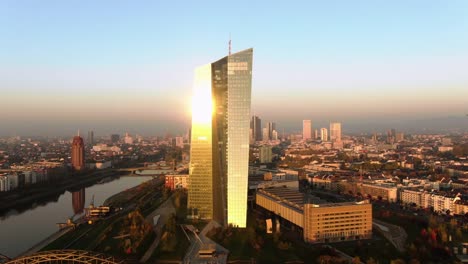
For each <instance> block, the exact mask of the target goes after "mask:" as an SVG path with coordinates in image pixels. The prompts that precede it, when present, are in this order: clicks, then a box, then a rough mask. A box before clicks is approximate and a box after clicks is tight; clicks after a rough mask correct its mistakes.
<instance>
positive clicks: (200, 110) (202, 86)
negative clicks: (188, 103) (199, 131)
mask: <svg viewBox="0 0 468 264" xmlns="http://www.w3.org/2000/svg"><path fill="white" fill-rule="evenodd" d="M212 114H213V100H212V95H211V65H210V64H208V65H205V66H201V67H198V68H197V69H196V70H195V80H194V84H193V95H192V124H208V123H211V117H212Z"/></svg>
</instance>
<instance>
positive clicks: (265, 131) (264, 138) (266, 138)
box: [263, 127, 270, 141]
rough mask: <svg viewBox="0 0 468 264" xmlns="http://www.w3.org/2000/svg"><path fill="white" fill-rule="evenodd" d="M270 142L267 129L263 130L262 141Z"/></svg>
mask: <svg viewBox="0 0 468 264" xmlns="http://www.w3.org/2000/svg"><path fill="white" fill-rule="evenodd" d="M268 140H270V135H269V133H268V127H264V128H263V141H268Z"/></svg>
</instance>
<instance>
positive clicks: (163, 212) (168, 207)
mask: <svg viewBox="0 0 468 264" xmlns="http://www.w3.org/2000/svg"><path fill="white" fill-rule="evenodd" d="M175 213H176V210H175V208H174V205H173V204H172V196H170V197H169V198H168V199H167V200H166V201H165V202H164V203H162V204H161V206H159V207H158V208H157V209H156V210H154V211H153V212H152V213H151V214H149V215H148V216H147V217H146V221H148V222H150V223H151V224H153V218H154V217H155V216H157V215H160V217H159V221H158V223H157V225H156V226H154V227H153V231H154V232H155V233H156V237H155V238H154V240H153V243H152V244H151V246H150V247H149V248H148V249H147V250H146V253H145V254H144V255H143V257H141V259H140V263H145V262H146V261H148V259H149V258H150V257H151V255H153V252H154V250H155V249H156V248H157V247H158V245H159V241H161V236H162V228H163V226H164V225H165V224H166V221H167V220H168V219H169V217H171V216H172V214H175Z"/></svg>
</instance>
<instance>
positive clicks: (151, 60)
mask: <svg viewBox="0 0 468 264" xmlns="http://www.w3.org/2000/svg"><path fill="white" fill-rule="evenodd" d="M403 3H404V4H403ZM0 5H1V8H0V22H2V23H3V24H6V25H11V26H10V27H6V28H4V29H3V30H2V32H3V35H2V38H4V39H3V40H2V43H3V44H4V47H5V48H4V49H2V50H1V51H0V56H1V57H2V62H0V77H1V78H0V80H1V81H0V87H2V88H3V89H2V98H3V99H5V100H4V103H2V105H0V111H1V112H3V113H6V114H4V115H2V117H0V122H1V123H2V126H1V128H0V135H14V134H19V135H35V134H41V135H45V134H51V135H52V134H53V135H66V134H71V132H72V131H75V130H76V129H78V128H81V129H83V130H84V131H86V130H95V131H97V132H98V133H101V134H102V133H111V131H112V130H119V131H122V132H123V131H127V130H128V131H129V132H130V133H135V132H140V133H141V134H155V133H158V132H163V131H165V130H168V131H173V130H176V131H184V129H186V128H187V127H188V126H189V123H190V122H189V120H190V103H189V102H190V89H191V72H192V70H191V69H193V68H194V67H195V66H196V65H199V64H200V62H203V61H210V60H212V59H213V58H216V57H220V56H222V55H226V54H227V52H228V39H229V33H231V36H232V45H233V49H234V50H236V49H237V48H236V47H242V46H247V45H251V44H253V46H254V47H255V48H256V50H257V56H256V67H255V69H254V71H255V72H254V75H255V78H254V79H253V80H252V81H253V84H252V85H253V87H255V89H254V92H253V94H252V102H253V104H252V112H253V113H255V114H257V115H259V116H261V117H262V118H264V119H265V120H275V121H276V122H277V123H278V124H283V127H284V128H286V129H287V130H289V129H300V124H297V125H294V126H293V125H290V124H288V123H291V122H290V121H289V120H297V121H300V120H303V119H304V118H306V117H307V118H310V119H312V120H314V123H320V122H327V121H328V120H341V121H342V122H343V123H346V124H349V125H350V126H352V125H353V124H358V123H363V122H365V121H371V122H374V123H375V122H377V121H378V122H380V123H385V122H395V121H400V120H402V121H410V120H423V119H432V118H436V119H437V118H444V117H458V118H461V117H465V118H466V116H465V115H466V112H467V111H468V109H467V108H466V105H468V99H467V98H468V89H466V87H467V85H468V77H467V76H466V74H465V72H464V69H465V68H466V66H468V65H467V63H468V59H467V58H468V48H467V47H468V45H467V44H468V38H467V37H466V34H464V32H466V31H467V29H468V26H467V25H468V23H466V22H467V16H466V13H465V12H464V11H463V10H467V8H466V7H467V3H465V2H463V1H451V2H450V3H438V2H435V1H424V2H413V3H406V2H402V1H401V2H392V3H385V4H381V3H379V4H377V3H371V2H364V3H361V4H356V3H336V2H332V3H300V2H299V3H297V5H294V6H291V5H287V4H281V5H265V4H264V3H255V4H251V3H249V9H245V10H244V9H239V10H242V12H244V13H245V15H244V16H243V20H241V22H240V23H239V22H238V20H236V19H235V18H236V16H235V15H233V14H232V15H229V14H228V15H224V14H223V16H222V17H221V16H219V15H217V13H222V12H214V11H216V10H222V9H224V8H225V7H226V6H225V5H226V4H225V3H216V4H209V3H201V4H200V5H198V6H195V5H193V4H190V3H188V4H186V7H187V8H183V9H179V8H176V6H175V4H170V3H154V2H144V1H143V2H140V3H139V4H125V3H119V4H117V3H112V4H110V3H109V2H105V1H103V2H100V3H92V2H81V3H80V4H76V5H73V4H66V3H56V2H51V1H41V3H40V4H39V3H33V2H28V4H26V2H17V1H3V2H2V3H1V4H0ZM192 5H193V6H192ZM237 6H239V7H234V8H235V9H236V10H237V8H240V7H241V6H242V3H239V5H237ZM208 7H209V8H208ZM176 11H177V13H176ZM234 13H236V12H234ZM288 13H294V14H295V16H294V18H295V19H287V22H284V20H283V19H277V18H278V17H287V14H288ZM175 14H177V15H180V19H177V21H173V22H174V23H169V24H170V26H167V27H166V25H167V24H168V23H166V22H168V21H171V17H172V16H173V15H174V17H179V16H175ZM207 14H210V15H207ZM323 14H327V15H323ZM213 16H215V17H213ZM205 17H210V19H209V20H207V19H205ZM216 17H218V18H219V19H218V20H217V21H218V23H217V24H212V23H209V22H210V21H212V20H211V19H215V18H216ZM348 21H352V23H348ZM371 21H372V23H370V22H371ZM345 22H346V23H345ZM265 24H269V27H265V26H264V25H265ZM162 25H164V27H163V26H162ZM199 28H204V29H205V31H204V32H203V33H199V34H198V33H195V32H199V31H197V30H195V29H199ZM448 28H449V29H450V30H447V29H448ZM135 29H136V30H135ZM176 32H177V33H176ZM258 32H261V33H262V34H258ZM30 43H34V45H32V44H30ZM71 102H73V103H71ZM18 106H21V107H18ZM284 108H286V109H288V111H283V109H284ZM12 109H15V110H12ZM77 114H79V118H78V120H73V121H71V120H70V118H69V116H76V115H77ZM315 120H317V122H315ZM409 123H410V124H411V122H409ZM465 123H466V122H465ZM460 126H464V127H465V128H466V126H467V125H466V124H460ZM347 127H348V126H347ZM102 131H105V132H102Z"/></svg>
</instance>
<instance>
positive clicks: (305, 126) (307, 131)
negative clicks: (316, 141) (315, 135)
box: [302, 120, 312, 140]
mask: <svg viewBox="0 0 468 264" xmlns="http://www.w3.org/2000/svg"><path fill="white" fill-rule="evenodd" d="M302 139H303V140H309V139H312V121H311V120H302Z"/></svg>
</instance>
